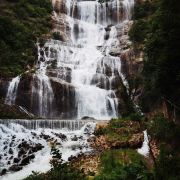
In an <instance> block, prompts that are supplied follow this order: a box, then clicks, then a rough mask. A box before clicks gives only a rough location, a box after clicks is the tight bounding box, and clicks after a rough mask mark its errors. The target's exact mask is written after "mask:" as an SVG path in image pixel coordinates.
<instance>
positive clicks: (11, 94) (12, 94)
mask: <svg viewBox="0 0 180 180" xmlns="http://www.w3.org/2000/svg"><path fill="white" fill-rule="evenodd" d="M19 82H20V76H17V77H15V78H13V79H12V81H11V82H10V84H9V88H8V91H7V94H6V99H5V104H8V105H14V104H15V102H16V95H17V90H18V85H19Z"/></svg>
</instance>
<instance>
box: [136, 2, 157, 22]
mask: <svg viewBox="0 0 180 180" xmlns="http://www.w3.org/2000/svg"><path fill="white" fill-rule="evenodd" d="M154 6H155V4H154V3H153V1H150V0H146V1H139V0H138V1H136V3H135V6H134V19H136V20H137V19H141V18H144V17H148V16H149V15H151V14H152V13H153V12H154V11H155V7H154Z"/></svg>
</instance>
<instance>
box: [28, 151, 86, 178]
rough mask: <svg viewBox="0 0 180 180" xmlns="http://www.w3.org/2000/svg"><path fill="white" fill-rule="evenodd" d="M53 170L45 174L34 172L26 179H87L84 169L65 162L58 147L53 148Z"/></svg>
mask: <svg viewBox="0 0 180 180" xmlns="http://www.w3.org/2000/svg"><path fill="white" fill-rule="evenodd" d="M51 153H52V158H53V159H52V160H51V162H50V163H51V166H52V168H51V170H50V171H48V172H47V173H45V174H39V173H33V174H32V175H30V176H29V177H27V178H26V179H25V180H70V179H71V180H85V175H84V173H83V171H80V170H78V169H76V168H74V167H72V165H70V164H68V163H64V162H63V160H62V155H61V153H60V152H59V150H58V149H56V148H52V150H51Z"/></svg>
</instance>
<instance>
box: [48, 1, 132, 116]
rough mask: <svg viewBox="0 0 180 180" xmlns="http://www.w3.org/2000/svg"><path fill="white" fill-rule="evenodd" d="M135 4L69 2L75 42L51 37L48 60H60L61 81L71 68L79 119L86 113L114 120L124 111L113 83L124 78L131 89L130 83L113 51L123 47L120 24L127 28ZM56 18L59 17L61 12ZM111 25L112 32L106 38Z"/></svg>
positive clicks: (69, 13)
mask: <svg viewBox="0 0 180 180" xmlns="http://www.w3.org/2000/svg"><path fill="white" fill-rule="evenodd" d="M54 3H55V2H54ZM133 4H134V1H133V0H124V1H119V0H116V1H115V0H112V1H109V2H107V3H102V4H100V3H98V1H73V0H66V1H65V6H66V9H67V16H66V21H67V22H68V24H69V26H70V35H71V37H70V39H71V42H69V45H68V43H67V44H65V43H61V42H59V43H58V41H54V40H49V41H48V42H47V43H46V44H45V47H46V48H48V49H50V50H51V52H50V51H48V52H50V54H48V55H46V56H47V57H48V61H49V60H51V61H57V67H58V68H60V67H61V71H62V68H63V72H61V76H60V77H59V78H61V80H63V81H67V80H66V79H67V78H66V76H67V74H68V73H67V68H68V71H69V69H71V80H70V82H68V83H71V84H72V85H73V86H75V97H76V102H75V103H76V107H77V119H81V118H82V117H84V116H90V117H93V118H96V119H110V118H112V117H117V116H118V115H119V113H120V112H118V99H117V97H116V93H115V89H114V88H112V83H113V82H114V81H116V80H115V78H116V77H120V78H122V80H123V81H124V85H125V86H126V87H127V88H128V85H127V81H126V80H125V78H124V76H123V75H122V73H121V60H120V58H119V57H113V56H111V55H110V54H109V52H110V50H111V48H114V47H115V48H120V46H121V45H120V42H119V40H118V34H117V27H118V26H121V29H123V24H124V23H125V22H126V21H128V20H130V18H131V13H132V7H133ZM120 11H122V12H123V13H120ZM113 13H114V16H113V17H111V16H110V14H113ZM55 14H56V13H55ZM56 18H57V19H58V18H59V15H58V14H56ZM59 19H60V18H59ZM111 24H114V25H111ZM108 25H110V26H109V29H110V30H109V31H110V32H109V38H108V39H107V40H106V39H104V37H105V35H106V33H107V32H106V31H105V28H106V27H107V26H108ZM78 47H80V48H78ZM54 52H56V53H54ZM45 59H47V58H45ZM62 74H63V75H62Z"/></svg>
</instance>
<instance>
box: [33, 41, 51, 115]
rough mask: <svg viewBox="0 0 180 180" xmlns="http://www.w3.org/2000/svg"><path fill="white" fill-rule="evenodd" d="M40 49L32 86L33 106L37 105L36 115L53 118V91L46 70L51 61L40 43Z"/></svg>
mask: <svg viewBox="0 0 180 180" xmlns="http://www.w3.org/2000/svg"><path fill="white" fill-rule="evenodd" d="M37 47H38V61H37V67H38V70H37V72H36V73H35V74H34V76H33V86H32V102H33V103H32V104H34V103H36V104H37V109H36V114H37V115H38V116H40V117H44V118H45V117H51V115H52V114H51V112H52V108H53V107H52V102H53V98H54V94H53V90H52V87H51V84H50V81H49V77H48V76H47V75H46V69H47V66H48V62H49V61H50V58H48V57H47V56H49V52H47V53H48V54H47V56H46V53H45V50H44V48H41V47H40V45H39V43H38V44H37Z"/></svg>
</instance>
